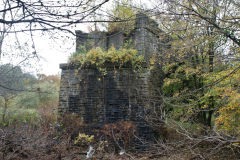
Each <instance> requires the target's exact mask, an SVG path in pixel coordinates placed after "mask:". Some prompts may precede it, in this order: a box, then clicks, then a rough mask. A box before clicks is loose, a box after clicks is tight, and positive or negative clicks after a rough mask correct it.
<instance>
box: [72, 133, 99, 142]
mask: <svg viewBox="0 0 240 160" xmlns="http://www.w3.org/2000/svg"><path fill="white" fill-rule="evenodd" d="M93 140H94V136H93V135H91V136H90V135H86V134H84V133H79V134H78V136H77V137H76V139H75V141H74V144H80V145H89V144H90V143H92V142H93Z"/></svg>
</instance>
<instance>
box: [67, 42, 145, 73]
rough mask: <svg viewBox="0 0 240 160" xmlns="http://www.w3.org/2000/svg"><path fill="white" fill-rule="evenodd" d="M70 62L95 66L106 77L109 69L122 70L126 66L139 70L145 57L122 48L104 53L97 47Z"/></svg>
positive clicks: (111, 49)
mask: <svg viewBox="0 0 240 160" xmlns="http://www.w3.org/2000/svg"><path fill="white" fill-rule="evenodd" d="M70 60H71V62H73V63H74V62H80V63H81V65H93V66H95V67H96V68H97V69H98V70H99V71H100V72H101V73H103V74H104V75H105V74H106V72H107V68H108V67H113V68H121V67H122V66H126V67H130V68H132V69H134V70H135V69H139V68H140V67H141V64H142V62H143V61H144V57H143V56H140V55H138V54H137V51H136V50H134V49H126V48H121V49H119V50H116V49H115V48H114V47H111V48H110V49H109V50H108V51H104V50H102V49H101V48H99V47H97V48H94V49H92V50H90V51H89V52H88V53H86V54H79V55H78V56H76V57H74V58H73V59H70Z"/></svg>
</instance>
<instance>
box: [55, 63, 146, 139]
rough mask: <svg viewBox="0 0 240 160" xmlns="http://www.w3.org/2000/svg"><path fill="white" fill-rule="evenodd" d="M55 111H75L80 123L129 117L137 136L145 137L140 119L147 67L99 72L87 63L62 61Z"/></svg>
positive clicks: (143, 103)
mask: <svg viewBox="0 0 240 160" xmlns="http://www.w3.org/2000/svg"><path fill="white" fill-rule="evenodd" d="M60 67H61V69H62V75H61V77H62V78H61V88H60V102H59V113H75V114H77V115H79V116H80V117H81V119H82V121H83V122H84V123H87V124H89V125H93V126H101V125H103V124H108V123H114V122H120V121H133V122H135V123H136V124H137V126H138V135H139V136H140V137H149V133H148V127H147V126H146V124H145V122H144V119H143V117H144V114H145V111H144V105H146V103H145V100H146V97H147V95H148V84H147V78H148V76H149V72H148V71H147V70H145V71H143V72H141V73H135V72H133V71H132V70H131V69H128V68H124V69H115V70H109V71H108V74H107V75H105V76H103V75H102V74H101V73H99V72H98V71H97V70H96V69H94V68H91V67H88V68H83V69H80V70H78V67H79V65H70V64H62V65H61V66H60Z"/></svg>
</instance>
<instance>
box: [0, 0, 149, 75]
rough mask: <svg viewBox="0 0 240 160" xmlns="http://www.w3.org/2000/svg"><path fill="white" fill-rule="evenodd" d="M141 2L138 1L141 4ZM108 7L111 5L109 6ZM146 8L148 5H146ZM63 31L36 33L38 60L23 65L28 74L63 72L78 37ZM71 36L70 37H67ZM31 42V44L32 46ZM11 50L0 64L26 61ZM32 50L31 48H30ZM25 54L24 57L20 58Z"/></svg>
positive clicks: (84, 27)
mask: <svg viewBox="0 0 240 160" xmlns="http://www.w3.org/2000/svg"><path fill="white" fill-rule="evenodd" d="M139 2H140V1H138V3H139ZM144 2H145V3H147V4H149V2H150V1H149V0H141V2H140V3H141V4H144ZM107 7H109V5H108V4H107ZM145 7H146V5H145ZM88 26H92V24H81V25H79V26H77V27H76V30H81V31H84V32H87V31H88ZM60 32H61V31H57V35H53V36H52V35H41V34H39V33H34V36H33V39H34V42H35V47H36V51H37V55H38V57H39V60H38V59H34V60H31V59H30V60H29V61H26V62H25V63H26V64H23V65H22V66H25V67H24V70H25V71H26V72H31V73H33V74H35V75H36V74H38V73H41V74H46V75H53V74H59V73H60V72H61V70H60V69H59V64H60V63H67V60H68V57H69V56H70V55H71V54H72V53H73V52H74V51H75V48H76V47H75V41H76V37H74V36H73V35H71V34H63V33H60ZM24 34H25V33H20V34H19V36H18V37H19V41H22V42H24V43H25V41H31V40H26V39H25V38H27V37H29V35H24ZM67 36H69V37H67ZM13 38H14V37H12V36H11V37H9V38H6V39H5V45H8V43H9V42H13V41H12V39H13ZM30 43H31V42H29V44H30ZM9 48H11V49H8V50H6V55H5V56H2V57H1V60H0V62H2V63H9V62H10V63H13V64H15V65H16V64H18V63H19V62H20V61H22V60H23V59H24V56H26V55H25V53H17V54H16V55H18V56H16V55H13V56H11V54H10V53H14V52H17V51H16V50H15V49H14V48H13V47H9ZM30 48H31V47H30ZM22 52H26V53H27V52H28V53H29V54H30V55H31V53H32V50H28V51H26V50H24V51H22ZM21 54H23V56H22V57H21V56H19V55H21Z"/></svg>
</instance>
